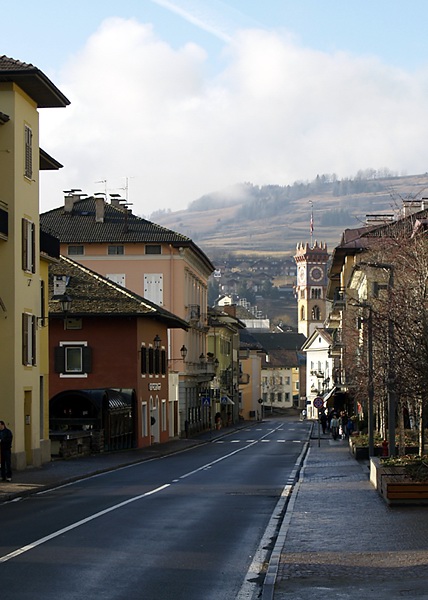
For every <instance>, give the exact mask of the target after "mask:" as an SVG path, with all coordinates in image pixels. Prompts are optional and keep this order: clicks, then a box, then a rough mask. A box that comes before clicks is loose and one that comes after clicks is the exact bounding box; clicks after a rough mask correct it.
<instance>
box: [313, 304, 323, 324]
mask: <svg viewBox="0 0 428 600" xmlns="http://www.w3.org/2000/svg"><path fill="white" fill-rule="evenodd" d="M312 319H313V320H314V321H320V320H321V311H320V308H319V306H314V307H313V309H312Z"/></svg>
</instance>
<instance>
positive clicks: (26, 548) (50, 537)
mask: <svg viewBox="0 0 428 600" xmlns="http://www.w3.org/2000/svg"><path fill="white" fill-rule="evenodd" d="M170 485H171V484H170V483H166V484H165V485H161V486H160V487H158V488H156V489H154V490H150V492H145V493H144V494H141V495H140V496H135V497H134V498H129V499H128V500H125V501H124V502H119V504H115V505H114V506H110V508H106V509H105V510H101V511H100V512H97V513H95V514H93V515H91V516H90V517H86V519H82V520H81V521H76V523H72V524H71V525H68V527H64V528H63V529H59V530H58V531H54V532H53V533H51V534H50V535H47V536H45V537H43V538H40V539H39V540H36V541H35V542H32V543H31V544H27V546H22V547H21V548H18V549H17V550H14V551H13V552H10V553H9V554H6V555H5V556H0V563H4V562H7V561H8V560H11V559H12V558H16V557H17V556H20V555H21V554H24V553H25V552H28V551H29V550H33V548H36V546H40V545H41V544H44V543H46V542H49V541H50V540H53V539H54V538H56V537H58V536H60V535H63V534H64V533H67V531H71V530H72V529H76V528H77V527H80V526H81V525H84V524H85V523H89V522H90V521H93V520H94V519H98V517H103V516H104V515H107V514H108V513H110V512H112V511H114V510H117V509H118V508H122V507H123V506H126V505H127V504H131V502H136V501H137V500H141V499H142V498H146V497H147V496H152V495H153V494H157V493H158V492H161V491H162V490H164V489H165V488H167V487H169V486H170Z"/></svg>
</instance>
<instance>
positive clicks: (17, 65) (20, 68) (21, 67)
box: [0, 54, 70, 108]
mask: <svg viewBox="0 0 428 600" xmlns="http://www.w3.org/2000/svg"><path fill="white" fill-rule="evenodd" d="M8 81H12V82H15V83H17V84H18V85H19V87H20V88H22V89H23V90H24V92H26V93H27V94H28V95H29V96H30V97H31V98H32V99H33V100H35V101H36V102H37V105H38V107H39V108H50V107H55V106H67V105H68V104H70V101H69V100H68V98H66V97H65V96H64V94H63V93H62V92H61V91H60V90H59V89H58V88H57V87H56V86H55V85H54V84H53V83H52V81H51V80H50V79H49V78H48V77H46V75H45V74H44V73H43V72H42V71H40V69H38V68H37V67H35V66H34V65H32V64H31V63H25V62H22V61H20V60H15V59H14V58H10V57H9V56H5V55H4V54H3V55H1V56H0V82H8Z"/></svg>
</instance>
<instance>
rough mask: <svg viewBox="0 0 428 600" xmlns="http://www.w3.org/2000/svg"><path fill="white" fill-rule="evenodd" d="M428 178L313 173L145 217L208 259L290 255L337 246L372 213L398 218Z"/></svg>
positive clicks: (231, 190)
mask: <svg viewBox="0 0 428 600" xmlns="http://www.w3.org/2000/svg"><path fill="white" fill-rule="evenodd" d="M427 188H428V173H424V174H422V175H413V176H398V175H396V174H393V173H391V172H390V171H388V170H387V169H382V170H374V169H367V170H364V171H359V172H358V173H357V174H356V175H355V176H354V177H350V178H345V179H338V178H337V177H336V175H334V174H324V175H317V176H316V177H315V178H314V179H313V180H312V181H310V182H295V183H293V184H292V185H287V186H280V185H273V184H272V185H264V186H257V185H254V184H252V183H248V182H247V183H242V184H237V185H235V186H232V187H230V188H227V189H225V190H222V191H218V192H215V193H211V194H206V195H204V196H202V197H201V198H199V199H197V200H195V201H194V202H192V203H191V204H190V205H189V207H188V209H187V210H182V211H177V212H171V211H158V212H155V213H153V214H151V215H149V216H148V218H149V219H150V220H151V221H154V222H156V223H158V224H160V225H163V226H165V227H168V228H171V229H174V230H175V231H178V232H180V233H182V234H184V235H187V236H188V237H190V238H192V240H193V241H194V242H195V243H197V244H198V245H199V246H200V247H201V248H202V249H203V250H204V251H205V252H206V253H207V254H208V255H209V256H210V257H214V256H215V255H216V254H218V253H219V252H224V251H227V252H232V253H235V252H236V253H240V254H245V255H251V254H255V255H257V254H260V255H266V254H271V255H274V254H280V255H288V256H292V255H293V253H294V250H295V248H296V244H297V243H299V242H304V241H309V240H310V220H311V213H313V223H314V233H313V236H314V239H318V240H322V241H324V242H327V245H328V247H329V249H332V248H334V247H335V246H336V245H337V244H338V243H339V242H340V237H341V234H342V231H343V230H344V229H345V228H353V227H359V226H361V225H362V224H364V223H365V222H366V216H367V215H370V214H390V215H396V214H397V213H398V212H399V211H400V210H401V204H402V200H411V199H420V198H421V197H424V196H425V194H426V195H427V196H428V190H427Z"/></svg>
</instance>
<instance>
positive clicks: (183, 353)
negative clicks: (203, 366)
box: [180, 344, 187, 361]
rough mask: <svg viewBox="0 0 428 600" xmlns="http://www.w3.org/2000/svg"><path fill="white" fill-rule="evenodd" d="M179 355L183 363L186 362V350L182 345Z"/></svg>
mask: <svg viewBox="0 0 428 600" xmlns="http://www.w3.org/2000/svg"><path fill="white" fill-rule="evenodd" d="M180 354H181V358H182V359H183V361H184V360H186V356H187V348H186V346H185V345H184V344H183V345H182V346H181V348H180Z"/></svg>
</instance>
